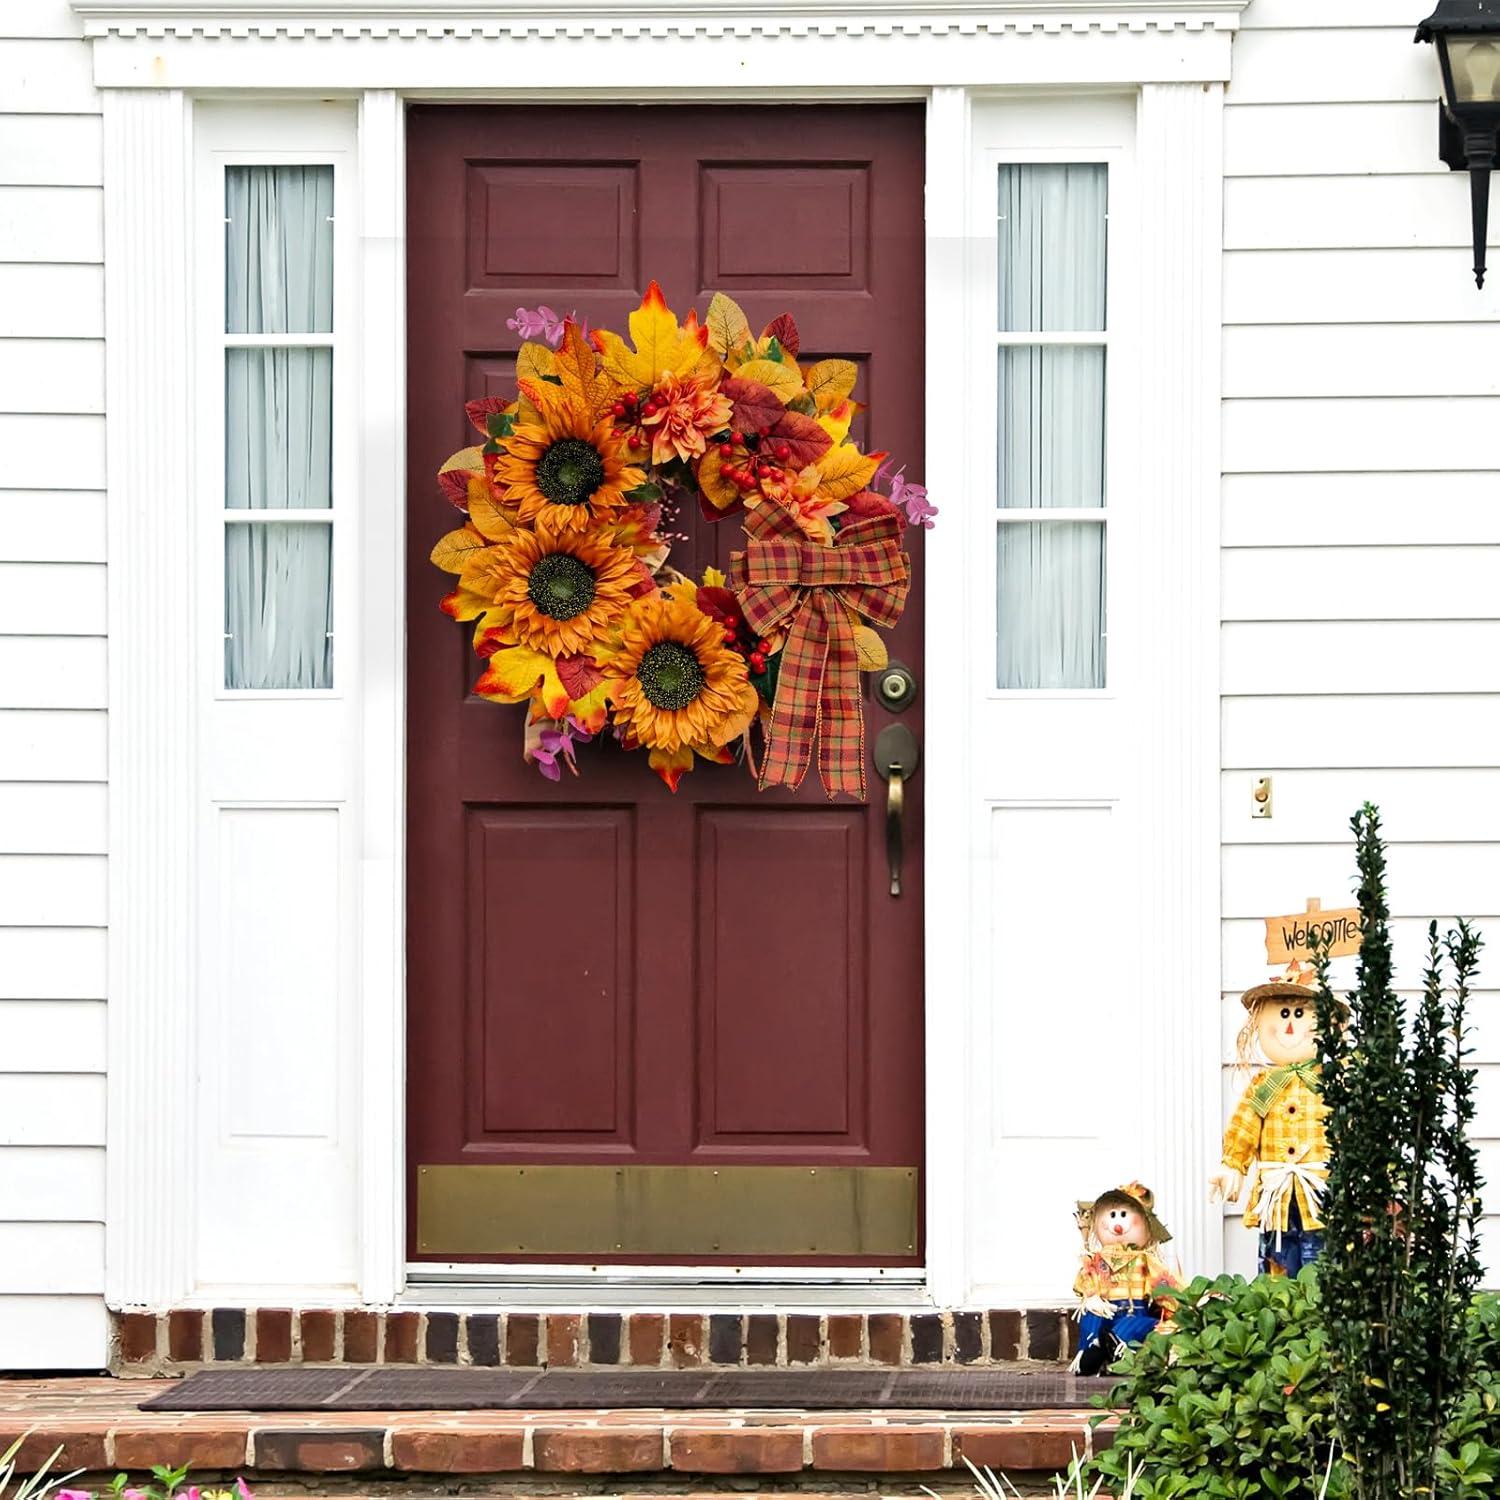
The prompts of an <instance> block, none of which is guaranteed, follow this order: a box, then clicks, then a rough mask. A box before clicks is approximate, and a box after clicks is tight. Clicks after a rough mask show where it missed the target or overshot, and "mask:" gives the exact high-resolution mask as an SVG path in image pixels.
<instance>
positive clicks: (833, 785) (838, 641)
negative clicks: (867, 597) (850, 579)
mask: <svg viewBox="0 0 1500 1500" xmlns="http://www.w3.org/2000/svg"><path fill="white" fill-rule="evenodd" d="M822 597H823V596H820V599H819V602H822ZM829 607H831V608H832V609H833V610H835V611H836V612H837V616H838V622H839V623H838V625H836V626H835V627H834V629H833V632H832V635H831V638H830V640H829V642H828V665H827V667H826V668H825V669H824V673H823V696H822V701H821V702H820V703H819V705H818V774H819V775H820V776H821V777H822V778H823V786H824V788H825V790H826V791H827V792H828V795H829V796H830V797H836V796H838V794H839V793H840V792H847V793H848V794H849V795H850V796H851V797H858V798H859V799H860V801H864V797H865V709H864V704H863V703H861V702H860V698H859V652H858V650H857V649H856V648H855V644H854V626H853V624H852V622H851V621H850V619H849V616H848V615H847V614H846V613H845V612H844V610H843V609H842V608H841V607H840V605H839V604H838V602H837V601H836V600H833V601H830V606H829Z"/></svg>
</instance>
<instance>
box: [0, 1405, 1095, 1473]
mask: <svg viewBox="0 0 1500 1500" xmlns="http://www.w3.org/2000/svg"><path fill="white" fill-rule="evenodd" d="M171 1384H172V1382H170V1381H145V1380H132V1381H129V1382H124V1381H119V1380H113V1379H109V1378H105V1377H92V1378H85V1379H72V1378H64V1379H50V1380H25V1379H13V1380H3V1381H0V1451H3V1450H4V1448H6V1447H7V1446H9V1444H10V1443H11V1442H12V1441H13V1440H14V1439H15V1438H17V1437H19V1436H20V1435H21V1434H22V1433H24V1432H26V1431H27V1430H28V1429H30V1430H31V1436H30V1437H29V1438H27V1440H26V1442H25V1444H24V1446H23V1448H22V1452H21V1459H22V1464H23V1467H28V1468H31V1467H35V1466H36V1465H37V1464H40V1463H41V1462H43V1461H44V1460H45V1459H46V1458H47V1457H48V1455H50V1454H51V1452H52V1451H53V1449H54V1448H56V1447H58V1445H59V1444H61V1445H62V1448H63V1454H62V1457H61V1459H60V1460H59V1463H60V1465H61V1467H62V1471H63V1472H67V1471H68V1470H71V1469H84V1470H87V1471H89V1472H92V1473H110V1474H113V1473H114V1472H115V1471H117V1470H121V1469H124V1470H128V1471H130V1472H132V1473H133V1474H134V1473H141V1472H143V1471H144V1470H146V1469H147V1468H148V1467H149V1466H150V1465H152V1464H167V1465H170V1466H176V1465H180V1464H188V1465H190V1466H191V1468H192V1470H193V1472H194V1474H195V1475H200V1476H201V1475H204V1474H207V1473H210V1472H226V1471H228V1472H234V1473H241V1472H243V1473H245V1474H247V1475H258V1476H262V1477H263V1478H264V1479H266V1480H270V1481H273V1482H274V1481H276V1480H292V1479H294V1478H295V1479H313V1478H315V1477H318V1476H325V1477H327V1478H328V1479H332V1478H334V1477H335V1476H349V1480H348V1481H346V1484H347V1483H348V1482H349V1481H353V1482H354V1483H356V1484H366V1483H370V1482H373V1481H390V1480H394V1479H408V1480H410V1479H415V1478H417V1477H419V1476H432V1477H434V1478H437V1477H443V1476H446V1477H453V1478H456V1477H457V1476H463V1475H490V1476H495V1487H496V1488H498V1489H502V1490H506V1491H512V1492H513V1491H514V1490H516V1489H519V1488H523V1487H526V1486H527V1485H528V1484H535V1485H537V1486H541V1485H542V1484H543V1482H545V1481H554V1482H556V1481H562V1482H564V1483H567V1482H568V1481H569V1480H570V1479H572V1480H577V1481H582V1480H584V1478H585V1476H594V1479H593V1480H592V1481H590V1485H589V1487H591V1488H594V1489H598V1488H599V1481H602V1480H604V1479H605V1478H606V1477H609V1478H617V1479H619V1480H623V1481H624V1483H623V1484H618V1483H617V1484H616V1485H615V1486H614V1487H615V1488H617V1489H619V1488H624V1487H627V1486H628V1487H630V1488H635V1487H637V1486H647V1487H651V1488H657V1487H675V1488H677V1489H679V1490H680V1489H684V1488H691V1487H692V1486H693V1485H695V1484H696V1485H698V1486H700V1487H713V1486H714V1485H715V1484H716V1483H718V1482H721V1481H723V1480H724V1478H725V1477H726V1476H748V1475H760V1476H764V1478H765V1481H766V1486H767V1488H784V1487H796V1488H800V1489H803V1490H807V1489H810V1488H824V1489H827V1490H829V1491H846V1490H848V1489H851V1488H855V1489H862V1490H869V1489H872V1488H884V1487H886V1482H887V1481H889V1482H893V1483H894V1484H895V1485H896V1486H898V1487H901V1488H906V1489H911V1488H913V1487H914V1486H916V1485H918V1484H923V1483H936V1482H942V1483H952V1482H954V1481H961V1480H962V1479H963V1478H964V1477H965V1476H964V1471H963V1459H964V1458H965V1457H968V1458H969V1459H971V1460H973V1461H974V1462H975V1463H977V1464H981V1465H989V1466H990V1467H992V1468H994V1469H996V1470H998V1471H1003V1472H1006V1473H1008V1474H1012V1475H1017V1476H1024V1475H1028V1474H1030V1475H1036V1474H1038V1473H1041V1472H1047V1473H1051V1472H1056V1471H1058V1470H1060V1469H1064V1468H1066V1466H1067V1465H1068V1463H1069V1461H1070V1459H1071V1457H1072V1454H1073V1453H1074V1452H1075V1451H1076V1452H1080V1453H1083V1452H1089V1451H1093V1449H1096V1448H1098V1447H1099V1446H1101V1445H1103V1444H1107V1443H1108V1441H1109V1438H1110V1433H1111V1431H1112V1426H1113V1424H1112V1421H1111V1422H1106V1423H1105V1424H1104V1425H1103V1426H1102V1427H1101V1428H1099V1429H1098V1430H1092V1431H1091V1429H1090V1427H1089V1421H1090V1418H1091V1417H1092V1416H1093V1415H1094V1414H1093V1413H1089V1412H1082V1411H1051V1412H1048V1411H1028V1412H996V1413H993V1414H985V1413H977V1414H976V1413H973V1412H966V1413H964V1414H963V1415H962V1416H957V1415H954V1414H946V1415H945V1414H944V1413H942V1412H912V1411H902V1412H882V1413H878V1414H877V1413H874V1412H858V1411H853V1412H815V1413H809V1412H795V1411H793V1412H763V1411H757V1412H701V1411H700V1412H688V1413H674V1412H662V1411H604V1412H597V1411H596V1412H555V1411H551V1412H532V1413H528V1412H510V1411H507V1412H495V1411H474V1412H338V1413H328V1412H318V1413H308V1414H306V1415H302V1414H299V1413H295V1412H292V1413H288V1412H263V1413H259V1414H253V1413H252V1414H246V1413H229V1414H225V1413H214V1414H206V1413H205V1414H179V1413H168V1412H143V1411H140V1410H139V1409H138V1408H139V1404H140V1402H142V1401H145V1400H148V1399H149V1398H150V1397H151V1396H153V1395H155V1394H156V1393H157V1392H158V1391H160V1390H163V1389H166V1388H167V1387H168V1386H169V1385H171ZM1091 1445H1092V1446H1091ZM955 1470H957V1471H958V1472H957V1473H955V1472H954V1471H955ZM739 1483H740V1484H741V1485H743V1483H744V1480H743V1478H741V1479H740V1481H739ZM341 1488H342V1486H341Z"/></svg>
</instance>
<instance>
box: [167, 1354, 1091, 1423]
mask: <svg viewBox="0 0 1500 1500" xmlns="http://www.w3.org/2000/svg"><path fill="white" fill-rule="evenodd" d="M1111 1384H1112V1382H1111V1381H1109V1380H1106V1379H1103V1378H1095V1379H1087V1378H1085V1377H1083V1376H1078V1375H1068V1374H1064V1373H1062V1372H1060V1371H1051V1370H1039V1371H1034V1372H1033V1371H1024V1370H955V1369H944V1370H908V1369H902V1370H711V1371H703V1370H481V1369H470V1368H463V1369H453V1368H448V1369H442V1368H434V1367H433V1366H430V1365H429V1366H418V1367H415V1368H413V1367H410V1366H397V1365H375V1366H364V1367H360V1368H345V1369H338V1370H335V1369H306V1370H264V1369H262V1370H254V1369H244V1370H200V1371H199V1372H198V1373H197V1374H196V1375H189V1376H188V1377H187V1379H186V1380H183V1381H181V1382H180V1383H179V1384H177V1385H175V1386H173V1387H172V1389H171V1390H169V1391H164V1392H163V1393H162V1394H161V1395H159V1396H154V1397H153V1398H152V1399H151V1400H149V1401H145V1402H143V1403H142V1404H141V1410H142V1411H173V1412H189V1411H502V1410H510V1411H597V1410H603V1409H613V1410H621V1409H625V1410H655V1409H662V1410H671V1411H701V1410H717V1411H743V1410H746V1409H754V1410H771V1411H787V1410H798V1409H804V1410H812V1411H844V1410H860V1409H862V1408H871V1407H873V1408H875V1409H877V1410H879V1409H882V1408H884V1409H896V1410H907V1411H1026V1410H1035V1409H1037V1408H1040V1407H1047V1408H1059V1407H1061V1408H1070V1407H1071V1408H1078V1407H1087V1406H1090V1405H1091V1404H1092V1402H1091V1400H1090V1398H1091V1397H1093V1396H1095V1395H1097V1394H1102V1393H1103V1392H1106V1391H1108V1390H1109V1388H1110V1385H1111Z"/></svg>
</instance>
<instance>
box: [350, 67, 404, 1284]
mask: <svg viewBox="0 0 1500 1500" xmlns="http://www.w3.org/2000/svg"><path fill="white" fill-rule="evenodd" d="M405 173H406V119H405V111H404V107H403V105H402V102H401V96H400V95H399V94H397V93H396V92H395V91H394V90H392V89H372V90H370V91H369V92H367V93H365V94H364V96H363V97H362V98H361V100H360V110H359V203H360V216H361V223H360V268H361V285H360V347H359V382H360V390H359V402H358V405H359V412H360V430H359V452H360V479H359V494H360V499H361V515H360V521H361V525H360V552H361V555H360V563H359V571H360V587H361V589H362V591H363V592H364V596H365V604H364V607H363V609H362V610H361V615H360V618H361V621H362V646H363V651H364V661H363V667H364V674H363V678H362V681H361V692H362V698H361V721H362V733H363V737H364V745H365V753H364V758H363V762H362V765H363V770H364V784H363V786H362V787H361V789H360V793H361V795H360V807H361V836H360V849H361V854H360V877H361V878H360V902H361V908H360V924H359V930H360V975H359V983H360V997H361V998H360V1007H359V1055H360V1062H359V1087H360V1100H359V1125H360V1132H359V1294H360V1296H361V1297H362V1298H363V1300H364V1301H366V1302H389V1301H391V1300H392V1299H393V1298H394V1297H395V1296H396V1295H397V1293H399V1292H400V1291H401V1290H402V1288H403V1287H404V1286H405V1284H406V1215H405V1212H404V1207H403V1205H404V1203H405V1183H406V1130H405V1095H404V1082H405V1042H406V1030H405V1004H404V1001H405V994H406V973H405V969H406V910H405V886H404V881H403V874H404V871H405V854H404V837H405V826H406V822H405V818H406V790H405V784H404V780H403V775H402V767H403V764H404V762H403V759H402V754H403V734H404V727H405V724H406V707H405V682H406V678H405V665H406V663H405V642H406V629H405V620H406V607H405V599H406V512H405V498H406V445H405V442H404V441H403V434H404V426H403V424H402V422H401V420H400V413H401V412H402V411H403V410H404V407H405V401H406V315H405V314H406V284H405V274H406V255H405V246H406V222H405V221H406V179H405Z"/></svg>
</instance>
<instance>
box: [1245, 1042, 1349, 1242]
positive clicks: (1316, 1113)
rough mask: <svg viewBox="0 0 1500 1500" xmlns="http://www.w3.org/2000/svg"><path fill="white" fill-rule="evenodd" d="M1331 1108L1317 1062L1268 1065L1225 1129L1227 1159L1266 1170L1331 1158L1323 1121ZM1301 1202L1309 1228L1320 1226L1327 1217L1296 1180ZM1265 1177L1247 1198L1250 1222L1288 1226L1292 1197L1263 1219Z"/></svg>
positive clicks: (1271, 1226) (1295, 1189) (1270, 1226)
mask: <svg viewBox="0 0 1500 1500" xmlns="http://www.w3.org/2000/svg"><path fill="white" fill-rule="evenodd" d="M1327 1114H1328V1110H1327V1106H1325V1105H1324V1103H1323V1095H1322V1092H1321V1089H1320V1087H1319V1086H1318V1069H1317V1066H1316V1065H1315V1064H1313V1065H1308V1066H1299V1067H1287V1068H1267V1069H1265V1070H1263V1071H1262V1072H1259V1073H1257V1074H1256V1075H1255V1076H1254V1077H1253V1078H1252V1079H1251V1080H1250V1086H1249V1088H1247V1089H1246V1090H1245V1092H1244V1094H1243V1095H1241V1097H1240V1102H1239V1104H1238V1106H1237V1107H1236V1109H1235V1111H1234V1114H1233V1115H1232V1116H1231V1117H1230V1121H1229V1125H1228V1127H1227V1128H1226V1129H1225V1131H1224V1165H1225V1166H1226V1167H1232V1168H1233V1169H1234V1170H1235V1171H1236V1172H1248V1171H1249V1170H1250V1164H1251V1163H1252V1162H1254V1161H1259V1162H1260V1163H1261V1165H1262V1168H1263V1169H1264V1170H1266V1171H1270V1170H1274V1169H1275V1168H1276V1167H1277V1166H1279V1165H1281V1164H1283V1163H1285V1162H1292V1161H1306V1162H1315V1161H1322V1162H1326V1161H1327V1160H1328V1135H1327V1132H1326V1131H1325V1129H1324V1126H1323V1122H1324V1120H1325V1119H1326V1117H1327ZM1292 1191H1293V1192H1294V1193H1295V1194H1296V1199H1297V1208H1298V1211H1299V1212H1300V1213H1301V1215H1302V1227H1303V1228H1304V1229H1321V1228H1322V1227H1323V1224H1322V1221H1321V1220H1320V1219H1319V1218H1318V1216H1317V1215H1316V1214H1315V1213H1314V1212H1313V1208H1312V1205H1311V1204H1310V1203H1309V1202H1308V1200H1307V1190H1306V1189H1305V1188H1304V1187H1303V1186H1302V1184H1301V1183H1300V1182H1299V1183H1295V1184H1294V1185H1293V1188H1292ZM1260 1200H1261V1181H1260V1178H1259V1176H1257V1178H1256V1180H1255V1183H1254V1185H1253V1186H1252V1187H1251V1189H1250V1197H1249V1200H1248V1201H1247V1202H1246V1204H1245V1223H1246V1225H1247V1226H1248V1227H1249V1228H1251V1229H1254V1228H1256V1227H1257V1226H1260V1227H1263V1228H1265V1229H1286V1228H1287V1218H1288V1211H1289V1205H1290V1202H1291V1199H1290V1197H1288V1198H1287V1199H1285V1200H1284V1201H1283V1202H1282V1204H1281V1205H1280V1207H1279V1208H1278V1210H1277V1211H1276V1212H1275V1213H1274V1214H1273V1215H1272V1220H1273V1222H1269V1223H1266V1224H1265V1225H1261V1214H1260Z"/></svg>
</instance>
